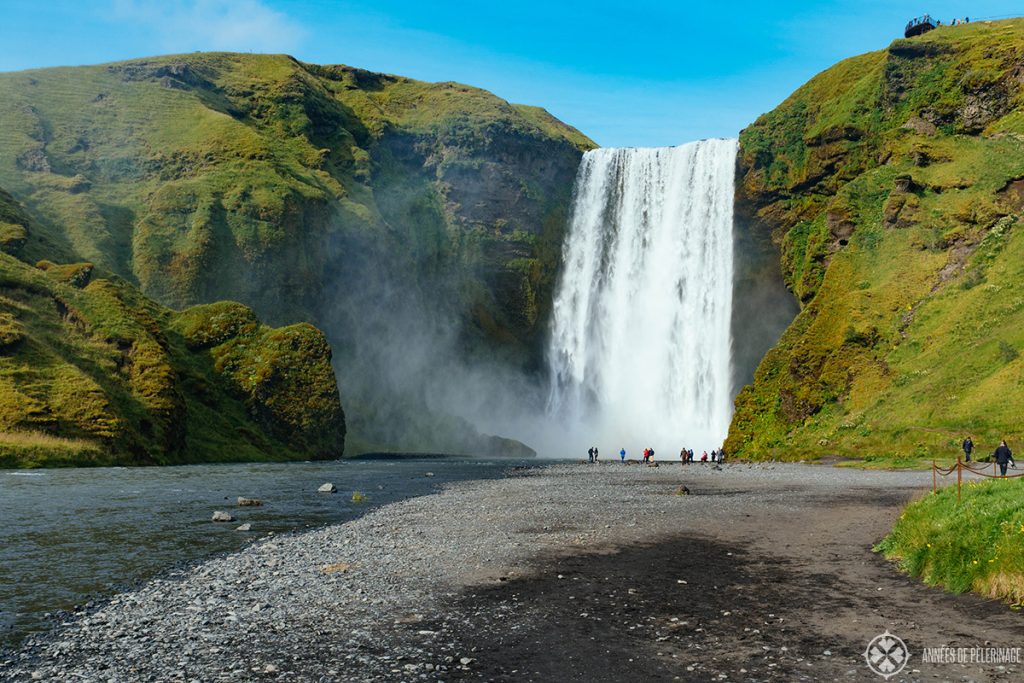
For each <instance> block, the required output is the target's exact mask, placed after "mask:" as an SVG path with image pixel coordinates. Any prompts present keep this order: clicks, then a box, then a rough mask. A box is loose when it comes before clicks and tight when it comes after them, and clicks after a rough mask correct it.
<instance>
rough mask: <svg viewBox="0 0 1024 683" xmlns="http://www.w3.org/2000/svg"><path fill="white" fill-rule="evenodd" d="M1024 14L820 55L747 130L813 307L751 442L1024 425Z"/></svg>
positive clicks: (850, 443)
mask: <svg viewBox="0 0 1024 683" xmlns="http://www.w3.org/2000/svg"><path fill="white" fill-rule="evenodd" d="M1022 86H1024V20H1010V21H1000V22H985V23H977V24H970V25H961V26H949V27H942V28H939V29H937V30H935V31H932V32H930V33H928V34H926V35H924V36H921V37H917V38H913V39H909V40H896V41H895V42H893V43H892V45H890V46H889V48H888V49H886V50H882V51H879V52H873V53H870V54H866V55H862V56H860V57H855V58H853V59H848V60H846V61H843V62H841V63H839V64H837V65H836V66H834V67H833V68H831V69H829V70H827V71H825V72H823V73H821V74H819V75H818V76H816V77H815V78H814V79H812V80H811V81H810V82H808V83H807V84H806V85H804V86H803V87H801V88H800V89H799V90H797V91H796V92H795V93H793V95H791V96H790V97H789V98H788V99H787V100H786V101H785V102H783V103H782V104H781V105H780V106H779V107H778V108H776V109H775V110H774V111H772V112H770V113H768V114H765V115H764V116H762V117H761V118H759V119H758V120H757V121H756V122H755V123H754V124H753V125H751V126H750V127H749V128H747V129H746V130H744V131H743V132H742V134H741V136H740V150H741V151H740V157H739V160H738V173H739V183H738V185H739V187H738V191H737V207H738V215H739V216H740V217H741V221H740V223H741V224H744V225H747V226H749V229H750V230H751V231H752V233H753V234H754V236H755V237H758V236H759V237H761V238H763V239H769V238H770V239H771V240H772V241H774V243H775V244H776V245H777V247H778V249H779V251H780V252H781V256H782V269H783V275H784V277H785V279H786V282H787V284H788V286H789V287H790V289H791V290H792V291H793V293H794V294H795V295H796V296H797V298H798V299H799V300H800V302H801V311H800V313H799V314H798V315H797V317H796V319H795V320H794V321H793V323H792V324H791V325H790V326H789V328H788V329H787V330H786V331H785V333H784V334H783V336H782V339H781V340H780V342H779V343H778V345H777V346H776V347H775V348H774V349H772V350H771V351H770V352H769V353H768V354H767V356H766V357H765V358H764V359H763V361H762V362H761V364H760V366H759V368H758V369H757V372H756V375H755V379H754V382H753V384H752V385H750V386H748V387H746V388H744V389H743V390H742V391H741V392H740V394H739V396H738V397H737V399H736V413H735V417H734V420H733V423H732V426H731V428H730V432H729V438H728V441H727V443H726V446H725V448H726V450H727V451H729V452H730V453H733V454H736V455H739V456H745V457H777V458H807V457H816V456H820V455H827V454H837V455H844V456H857V457H865V456H868V457H869V456H889V457H891V456H893V455H896V456H908V457H911V456H916V457H921V456H925V457H927V456H928V455H929V454H933V453H946V454H948V453H955V452H956V449H957V447H958V444H959V440H960V439H962V438H963V436H964V435H966V434H968V433H970V434H972V435H973V436H974V441H975V443H977V444H979V447H980V448H981V449H982V450H989V449H991V448H994V446H995V445H996V443H997V440H998V439H999V438H1003V437H1006V438H1009V439H1011V440H1015V441H1016V442H1017V443H1020V441H1021V439H1024V423H1022V422H1021V419H1020V418H1021V415H1024V391H1022V383H1024V360H1022V359H1021V358H1020V357H1019V356H1020V349H1021V348H1022V347H1024V230H1021V222H1020V221H1021V216H1022V211H1024V94H1022V93H1024V91H1022Z"/></svg>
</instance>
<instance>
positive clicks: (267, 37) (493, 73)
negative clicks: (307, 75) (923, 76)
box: [0, 0, 1024, 146]
mask: <svg viewBox="0 0 1024 683" xmlns="http://www.w3.org/2000/svg"><path fill="white" fill-rule="evenodd" d="M924 12H930V13H931V14H932V15H933V16H936V17H938V18H941V19H943V20H948V19H951V18H953V17H957V16H963V15H964V14H965V13H966V14H969V15H971V18H972V20H973V19H976V18H983V17H1002V16H1008V15H1012V14H1016V13H1024V10H1018V11H1017V12H1015V10H1014V7H1013V3H1010V2H986V1H984V0H981V1H974V2H970V3H963V2H959V3H958V2H946V1H940V2H935V1H930V0H929V2H925V3H921V4H917V3H904V2H894V1H892V0H861V1H860V2H835V1H827V0H819V1H817V2H787V1H777V2H728V3H723V2H702V3H687V2H650V1H646V0H633V2H625V1H620V2H614V3H613V2H605V1H603V0H592V1H590V2H575V1H571V2H558V1H557V0H517V1H516V2H514V3H500V2H493V1H491V2H488V1H486V0H478V1H477V2H442V1H440V0H419V1H417V2H410V1H407V0H373V1H355V2H347V1H328V0H159V1H158V0H91V1H89V2H81V1H80V0H0V17H2V19H3V22H2V23H0V71H10V70H18V69H27V68H33V67H42V66H57V65H67V64H90V63H98V62H107V61H113V60H119V59H128V58H132V57H140V56H146V55H153V54H164V53H170V52H191V51H194V50H239V51H251V52H287V53H289V54H293V55H295V56H296V57H298V58H300V59H303V60H306V61H310V62H319V63H342V64H350V65H352V66H359V67H363V68H367V69H372V70H375V71H385V72H389V73H396V74H402V75H405V76H411V77H414V78H421V79H424V80H431V81H443V80H453V81H461V82H463V83H468V84H471V85H476V86H479V87H483V88H487V89H488V90H491V91H493V92H495V93H496V94H498V95H500V96H501V97H504V98H505V99H507V100H510V101H512V102H522V103H526V104H536V105H540V106H543V107H545V108H547V109H548V110H549V111H550V112H552V113H553V114H555V115H556V116H558V117H559V118H561V119H563V120H564V121H566V122H568V123H571V124H572V125H574V126H576V127H577V128H579V129H580V130H582V131H583V132H584V133H586V134H588V135H590V136H591V137H592V138H593V139H594V140H596V141H597V142H598V143H600V144H602V145H605V146H660V145H674V144H679V143H683V142H687V141H689V140H695V139H700V138H705V137H715V136H734V135H736V133H737V132H738V131H739V130H740V129H741V128H742V127H743V126H745V125H746V124H747V123H749V122H751V121H753V120H754V119H755V118H756V117H757V116H758V115H759V114H761V113H763V112H765V111H767V110H769V109H771V108H772V107H774V106H775V105H776V104H778V103H779V102H781V101H782V100H783V99H784V98H785V97H786V95H788V94H789V93H790V92H792V91H793V90H794V89H795V88H796V87H798V86H799V85H800V84H801V83H803V82H804V81H806V80H807V79H808V78H810V77H811V76H813V75H814V74H815V73H817V72H819V71H821V70H823V69H825V68H827V67H829V66H830V65H831V64H833V63H835V62H836V61H838V60H840V59H843V58H844V57H849V56H853V55H855V54H859V53H861V52H866V51H869V50H876V49H880V48H883V47H885V46H886V45H888V43H889V42H890V41H891V40H892V39H893V38H895V37H897V36H899V35H900V34H901V33H902V28H903V25H904V24H905V23H906V21H907V20H908V19H909V18H910V17H912V16H914V15H917V14H921V13H924Z"/></svg>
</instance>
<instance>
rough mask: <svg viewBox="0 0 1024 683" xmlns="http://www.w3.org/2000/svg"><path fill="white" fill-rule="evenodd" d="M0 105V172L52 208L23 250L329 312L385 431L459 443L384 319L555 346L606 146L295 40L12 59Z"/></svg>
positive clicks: (512, 350)
mask: <svg viewBox="0 0 1024 683" xmlns="http://www.w3.org/2000/svg"><path fill="white" fill-rule="evenodd" d="M0 120H2V121H3V122H4V125H3V126H2V127H0V186H2V187H5V188H7V189H8V190H9V191H10V192H11V194H12V195H14V197H15V198H17V199H18V200H19V201H21V202H22V203H23V204H24V205H25V207H26V209H27V210H28V211H29V212H31V213H32V215H33V216H34V217H35V218H36V219H37V220H38V222H39V226H40V227H39V230H38V231H36V232H35V233H34V235H33V237H32V238H31V239H29V240H28V241H27V243H25V244H24V246H23V251H24V254H25V257H26V258H27V259H29V260H30V261H32V262H34V261H35V260H39V259H50V260H53V261H57V262H62V263H73V262H79V261H88V262H91V263H93V264H95V265H96V266H97V267H98V268H102V269H105V270H106V271H109V272H111V273H115V274H117V275H119V276H120V277H122V278H124V279H125V280H127V281H128V282H130V283H132V284H135V285H137V286H138V287H139V288H140V289H141V291H142V292H143V293H144V294H145V295H146V296H148V297H151V298H153V299H155V300H156V301H158V302H160V303H161V304H164V305H166V306H170V307H172V308H181V307H185V306H191V305H195V304H200V303H209V302H212V301H217V300H220V299H230V300H234V301H240V302H242V303H244V304H246V305H248V306H251V307H252V308H253V309H254V310H255V311H256V313H257V314H258V315H259V316H260V317H261V318H263V319H265V320H267V321H269V322H270V323H272V324H290V323H295V322H301V321H305V322H311V323H313V324H315V325H317V326H318V327H319V328H321V329H323V330H324V331H325V333H326V334H327V335H328V338H329V340H330V342H331V344H332V347H334V349H335V351H336V353H335V364H336V367H337V369H338V371H339V373H341V376H342V377H343V382H342V384H343V386H344V387H345V388H346V392H347V393H346V395H345V396H344V400H345V403H346V407H347V408H348V413H349V416H350V418H351V420H350V426H352V428H353V431H354V432H358V433H359V435H360V436H361V438H359V439H358V440H359V442H360V443H364V444H365V445H366V446H367V447H377V448H380V447H391V448H412V447H425V448H435V449H440V448H445V447H446V444H445V443H443V442H441V441H437V440H435V439H432V438H427V434H426V433H425V431H424V429H427V430H428V431H429V427H430V425H433V424H437V423H440V422H443V421H445V420H446V419H447V418H446V417H445V416H443V415H434V414H431V413H430V409H429V407H428V406H426V405H425V403H428V402H429V401H427V400H426V399H425V398H424V396H425V395H426V394H428V393H430V392H429V391H428V390H426V389H424V388H423V387H420V386H410V380H409V378H410V377H413V376H414V375H418V374H420V373H421V372H422V370H423V368H422V367H410V368H407V369H406V368H405V367H404V366H402V361H403V360H404V359H405V358H406V357H408V356H409V349H408V348H407V349H394V348H391V347H390V346H389V347H386V348H381V341H382V340H388V341H389V344H397V343H399V340H400V339H401V338H407V339H408V340H409V341H408V343H409V344H413V345H415V346H416V347H417V350H418V352H421V353H424V354H428V355H429V354H431V353H433V354H434V355H441V350H438V349H431V348H429V347H431V345H434V344H435V342H436V339H435V338H438V337H444V344H443V346H445V347H446V348H447V349H448V353H449V354H450V355H452V356H456V357H460V358H461V357H465V356H470V355H473V354H474V353H478V354H480V355H482V356H485V357H487V358H488V359H489V360H491V359H495V358H497V359H500V361H501V362H504V363H506V364H510V365H512V366H513V367H519V368H525V369H527V370H533V369H536V368H537V367H539V366H540V365H541V362H542V347H543V331H544V325H545V323H546V320H547V317H548V308H549V306H550V302H551V299H552V289H553V287H554V277H555V272H556V269H557V266H558V262H559V258H560V248H561V242H562V237H563V233H564V229H565V225H566V211H567V210H568V206H569V200H570V195H571V191H572V183H573V179H574V177H575V173H576V168H577V166H578V163H579V159H580V157H581V155H582V154H583V152H584V151H585V150H587V149H590V148H592V147H593V146H594V144H593V143H592V142H591V141H590V140H588V139H587V138H586V137H585V136H583V135H582V134H581V133H579V132H578V131H576V130H575V129H573V128H571V127H569V126H567V125H565V124H564V123H562V122H560V121H558V120H557V119H555V118H554V117H552V116H551V115H550V114H548V113H547V112H546V111H544V110H543V109H540V108H537V107H528V106H522V105H513V104H510V103H508V102H506V101H504V100H502V99H501V98H499V97H496V96H494V95H492V94H491V93H488V92H486V91H483V90H479V89H477V88H472V87H468V86H464V85H460V84H457V83H424V82H420V81H415V80H411V79H407V78H401V77H397V76H389V75H385V74H377V73H371V72H368V71H363V70H360V69H355V68H351V67H347V66H320V65H314V64H306V63H302V62H299V61H297V60H295V59H294V58H292V57H288V56H286V55H252V54H230V53H195V54H188V55H174V56H165V57H155V58H149V59H138V60H132V61H128V62H121V63H117V64H105V65H98V66H87V67H75V68H58V69H42V70H34V71H24V72H18V73H6V74H0ZM0 230H2V229H0ZM3 234H4V233H3V232H2V231H0V239H3ZM15 239H16V238H15ZM449 330H455V334H454V335H449ZM410 335H412V336H410ZM415 335H422V336H424V337H428V338H427V339H419V338H416V336H415ZM449 337H451V338H449ZM438 365H439V364H438ZM387 374H393V375H395V374H397V375H398V377H391V378H382V377H381V376H382V375H387ZM460 424H461V423H460ZM417 425H426V428H424V429H421V428H419V427H418V426H417ZM395 427H401V428H402V429H399V430H398V432H397V433H393V432H395V430H394V428H395ZM447 431H452V430H451V429H449V430H447ZM455 431H463V427H459V428H458V429H455ZM460 438H461V437H460Z"/></svg>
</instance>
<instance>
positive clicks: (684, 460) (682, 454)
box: [679, 448, 688, 465]
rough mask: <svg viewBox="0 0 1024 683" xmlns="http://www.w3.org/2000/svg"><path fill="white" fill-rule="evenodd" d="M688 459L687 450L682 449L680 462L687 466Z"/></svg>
mask: <svg viewBox="0 0 1024 683" xmlns="http://www.w3.org/2000/svg"><path fill="white" fill-rule="evenodd" d="M687 457H688V454H687V452H686V449H685V448H684V449H682V450H681V451H679V462H681V463H683V464H684V465H685V464H686V459H687Z"/></svg>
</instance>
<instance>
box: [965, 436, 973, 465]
mask: <svg viewBox="0 0 1024 683" xmlns="http://www.w3.org/2000/svg"><path fill="white" fill-rule="evenodd" d="M963 449H964V455H965V456H967V462H970V461H971V451H973V450H974V442H973V441H972V440H971V437H967V438H966V439H964V443H963Z"/></svg>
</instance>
